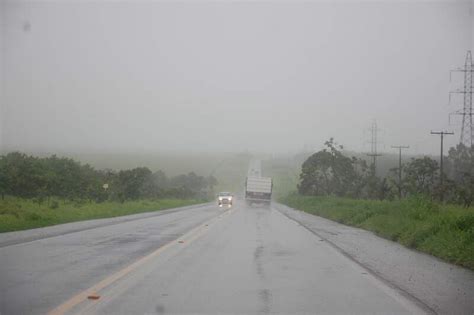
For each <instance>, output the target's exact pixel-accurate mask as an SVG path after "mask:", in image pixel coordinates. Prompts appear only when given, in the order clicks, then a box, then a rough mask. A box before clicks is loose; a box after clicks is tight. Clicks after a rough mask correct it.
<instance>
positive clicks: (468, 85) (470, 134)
mask: <svg viewBox="0 0 474 315" xmlns="http://www.w3.org/2000/svg"><path fill="white" fill-rule="evenodd" d="M452 72H463V73H464V88H463V89H462V90H456V91H451V92H450V93H449V101H450V102H451V94H453V93H457V94H464V104H463V108H462V109H460V110H458V111H455V112H454V113H451V114H450V116H451V115H461V116H462V127H461V135H460V139H459V143H462V144H464V145H465V146H466V147H467V148H470V147H471V146H472V145H473V144H474V125H473V124H472V116H473V115H474V112H473V111H472V90H473V86H472V84H473V80H472V73H473V72H474V65H473V63H472V56H471V51H470V50H469V51H468V52H467V54H466V61H465V63H464V68H458V69H456V70H452V71H451V73H452Z"/></svg>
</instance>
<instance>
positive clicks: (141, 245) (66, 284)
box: [0, 204, 224, 315]
mask: <svg viewBox="0 0 474 315" xmlns="http://www.w3.org/2000/svg"><path fill="white" fill-rule="evenodd" d="M223 211H224V210H222V209H218V208H217V207H216V206H215V205H214V204H212V205H206V206H195V207H186V208H184V209H183V210H178V211H168V212H167V213H166V214H163V215H157V216H150V214H145V215H144V216H145V217H144V218H142V219H136V220H133V221H125V222H119V223H116V221H117V220H116V219H110V221H111V222H112V223H113V224H111V225H105V223H104V222H103V221H104V220H101V221H100V226H97V227H95V226H94V224H96V221H91V222H90V223H88V222H84V223H81V228H83V229H85V230H81V231H76V232H73V233H66V232H67V231H61V232H62V234H60V235H56V236H52V237H48V238H43V239H39V240H35V241H30V242H22V243H20V244H14V245H10V246H4V247H1V248H0V314H2V315H5V314H44V313H46V312H48V311H49V310H50V309H52V308H54V307H55V306H57V305H59V304H61V303H62V302H63V301H65V300H67V299H68V298H69V297H71V296H73V295H74V294H77V293H78V292H80V291H82V290H84V289H86V288H88V287H90V286H91V285H93V284H95V283H96V282H98V281H100V280H101V279H102V278H104V277H106V276H108V275H109V274H112V273H114V272H116V271H117V270H120V269H121V268H123V267H125V266H127V265H129V264H131V263H132V262H134V261H135V260H137V259H139V258H140V257H142V256H144V255H147V254H148V253H150V252H152V251H153V250H156V249H157V248H160V247H161V246H163V245H164V244H167V243H168V242H170V241H172V240H174V239H176V238H177V237H179V236H181V235H182V234H183V233H186V232H187V231H189V230H190V229H192V228H194V227H195V226H197V225H199V224H201V223H202V222H204V221H206V220H209V219H210V218H213V217H216V216H218V215H219V214H220V213H222V212H223ZM135 217H136V216H132V218H135ZM88 224H89V225H91V227H92V228H90V229H87V228H88V227H87V225H88ZM59 228H61V226H59ZM74 228H75V227H74ZM57 229H58V227H50V228H45V229H42V230H44V231H45V232H43V233H40V234H39V236H37V237H39V238H42V236H41V235H44V234H48V233H47V232H48V231H49V230H52V231H53V232H54V233H56V232H57V231H56V230H57ZM63 230H64V228H63ZM25 233H26V232H22V233H19V234H21V239H24V238H25V237H24V235H23V234H25ZM35 233H36V232H35V231H34V233H33V235H36V234H38V233H36V234H35ZM1 240H2V235H1V234H0V241H1ZM12 241H13V240H11V239H8V242H12Z"/></svg>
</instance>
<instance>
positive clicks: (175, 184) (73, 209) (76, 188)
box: [0, 152, 217, 232]
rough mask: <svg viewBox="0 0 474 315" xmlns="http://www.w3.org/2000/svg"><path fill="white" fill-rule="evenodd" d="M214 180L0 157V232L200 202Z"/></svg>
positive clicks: (54, 158) (47, 159)
mask: <svg viewBox="0 0 474 315" xmlns="http://www.w3.org/2000/svg"><path fill="white" fill-rule="evenodd" d="M215 185H217V180H216V178H215V177H213V176H208V177H203V176H199V175H197V174H195V173H193V172H190V173H188V174H182V175H177V176H173V177H168V176H167V175H166V174H165V173H164V172H163V171H156V172H152V171H151V170H150V169H148V168H147V167H138V168H134V169H130V170H120V171H115V170H110V169H108V170H96V169H94V168H93V167H91V166H90V165H88V164H81V163H79V162H77V161H74V160H72V159H69V158H60V157H57V156H55V155H53V156H50V157H43V158H39V157H35V156H29V155H26V154H23V153H20V152H12V153H8V154H6V155H3V156H0V232H6V231H13V230H19V229H28V228H34V227H41V226H47V225H52V224H59V223H66V222H72V221H78V220H87V219H95V218H105V217H114V216H119V215H125V214H132V213H138V212H144V211H154V210H161V209H167V208H172V207H178V206H184V205H189V204H194V203H198V202H204V201H205V200H209V198H210V197H211V196H212V195H213V194H214V191H213V190H214V187H215Z"/></svg>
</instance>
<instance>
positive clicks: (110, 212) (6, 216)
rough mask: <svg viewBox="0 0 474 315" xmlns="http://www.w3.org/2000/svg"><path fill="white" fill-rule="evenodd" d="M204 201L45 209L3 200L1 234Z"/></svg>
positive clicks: (61, 204) (59, 204)
mask: <svg viewBox="0 0 474 315" xmlns="http://www.w3.org/2000/svg"><path fill="white" fill-rule="evenodd" d="M205 201H206V200H203V199H157V200H136V201H125V202H116V201H104V202H100V203H97V202H86V201H59V200H56V199H53V200H52V202H51V204H50V205H49V206H48V205H47V204H46V203H44V204H42V205H38V203H37V202H35V201H33V200H31V199H21V198H15V197H6V198H5V199H3V200H1V201H0V233H2V232H11V231H18V230H26V229H32V228H38V227H44V226H49V225H56V224H62V223H69V222H75V221H83V220H92V219H102V218H112V217H118V216H122V215H129V214H136V213H142V212H151V211H158V210H164V209H170V208H176V207H182V206H187V205H192V204H197V203H203V202H205Z"/></svg>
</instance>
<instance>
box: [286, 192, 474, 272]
mask: <svg viewBox="0 0 474 315" xmlns="http://www.w3.org/2000/svg"><path fill="white" fill-rule="evenodd" d="M280 202H282V203H284V204H286V205H288V206H290V207H292V208H296V209H300V210H303V211H305V212H308V213H311V214H314V215H318V216H321V217H324V218H327V219H330V220H333V221H337V222H340V223H343V224H346V225H352V226H356V227H360V228H363V229H366V230H369V231H372V232H374V233H376V234H377V235H379V236H382V237H384V238H387V239H390V240H393V241H396V242H398V243H400V244H403V245H405V246H407V247H410V248H414V249H417V250H420V251H422V252H425V253H428V254H431V255H434V256H436V257H439V258H441V259H444V260H446V261H448V262H451V263H455V264H458V265H461V266H464V267H467V268H469V269H472V270H474V208H473V207H471V208H468V209H466V208H462V207H460V206H456V205H441V204H437V203H434V202H431V201H428V200H425V199H422V198H412V199H408V200H402V201H377V200H354V199H346V198H336V197H312V196H301V195H298V194H296V193H292V194H289V195H287V196H286V197H283V198H280Z"/></svg>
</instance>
